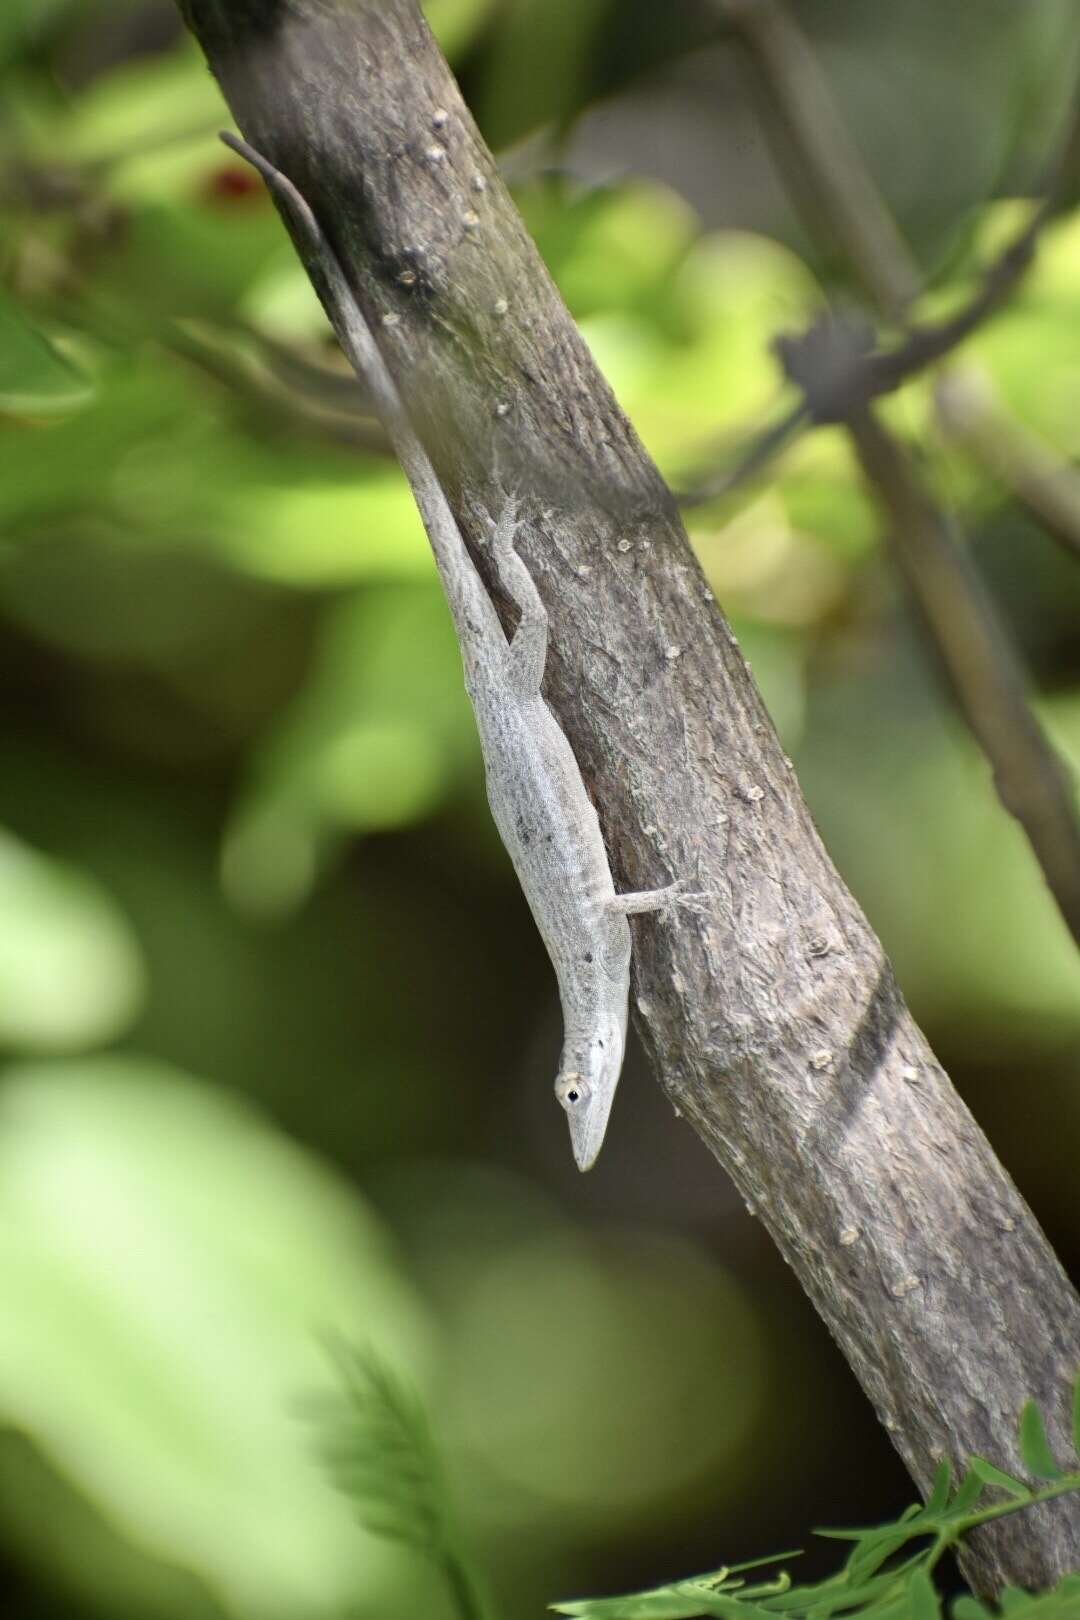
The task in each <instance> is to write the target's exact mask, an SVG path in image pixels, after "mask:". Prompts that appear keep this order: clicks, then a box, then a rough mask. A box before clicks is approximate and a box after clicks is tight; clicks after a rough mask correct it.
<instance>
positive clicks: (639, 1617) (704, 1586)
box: [549, 1552, 800, 1620]
mask: <svg viewBox="0 0 1080 1620" xmlns="http://www.w3.org/2000/svg"><path fill="white" fill-rule="evenodd" d="M799 1556H800V1555H799V1553H798V1552H786V1553H776V1554H775V1555H774V1556H773V1557H772V1558H752V1559H749V1560H748V1561H747V1562H746V1563H742V1564H728V1565H725V1566H724V1568H722V1569H716V1570H713V1571H712V1573H711V1574H708V1575H695V1576H692V1577H691V1578H690V1579H689V1580H681V1581H674V1582H672V1583H671V1584H670V1585H668V1586H654V1587H651V1588H649V1590H647V1591H644V1592H627V1593H625V1594H624V1595H623V1596H622V1597H607V1598H570V1599H568V1600H566V1601H565V1602H563V1603H552V1604H549V1608H551V1609H553V1610H554V1612H555V1613H556V1614H567V1615H573V1616H575V1617H576V1620H698V1617H699V1616H701V1615H719V1616H721V1617H722V1620H728V1617H729V1616H737V1620H759V1617H760V1620H773V1615H772V1614H771V1613H769V1612H768V1611H767V1610H765V1609H763V1608H760V1607H758V1605H757V1603H756V1601H755V1599H758V1598H762V1597H772V1596H779V1595H780V1594H781V1593H783V1592H784V1591H786V1590H787V1589H788V1587H789V1586H790V1584H791V1583H790V1579H789V1577H788V1576H787V1575H786V1574H781V1575H780V1576H778V1577H777V1579H776V1580H774V1581H771V1582H769V1583H768V1584H767V1585H765V1586H753V1587H749V1586H746V1585H745V1583H744V1582H743V1581H741V1580H739V1579H736V1577H737V1576H739V1575H741V1574H742V1573H744V1572H745V1571H746V1570H748V1569H760V1568H761V1567H762V1566H763V1565H765V1564H778V1563H781V1562H783V1561H784V1560H786V1559H788V1558H798V1557H799ZM740 1592H741V1593H742V1595H741V1596H740Z"/></svg>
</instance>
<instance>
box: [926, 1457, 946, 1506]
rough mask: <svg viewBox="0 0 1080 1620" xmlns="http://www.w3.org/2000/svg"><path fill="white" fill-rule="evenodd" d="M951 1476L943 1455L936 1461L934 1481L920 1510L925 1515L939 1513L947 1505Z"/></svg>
mask: <svg viewBox="0 0 1080 1620" xmlns="http://www.w3.org/2000/svg"><path fill="white" fill-rule="evenodd" d="M951 1478H952V1470H951V1469H950V1467H949V1459H948V1458H947V1457H943V1458H942V1459H941V1461H940V1462H939V1463H938V1466H937V1473H936V1474H935V1475H934V1483H933V1485H932V1486H931V1488H930V1495H929V1497H928V1498H927V1502H926V1506H925V1508H924V1509H923V1510H922V1511H923V1513H925V1514H927V1515H929V1514H931V1513H940V1512H941V1511H942V1509H943V1508H945V1507H946V1506H947V1505H948V1501H949V1484H950V1481H951Z"/></svg>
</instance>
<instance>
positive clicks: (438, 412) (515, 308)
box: [182, 0, 1080, 1590]
mask: <svg viewBox="0 0 1080 1620" xmlns="http://www.w3.org/2000/svg"><path fill="white" fill-rule="evenodd" d="M182 3H183V9H184V11H185V14H186V16H187V19H188V21H189V23H190V25H191V26H192V28H193V29H194V30H195V32H196V33H197V35H198V36H199V38H200V39H201V41H202V43H203V46H204V48H205V50H206V52H207V55H208V57H209V60H210V64H211V66H212V68H213V70H214V72H215V73H216V75H217V77H218V79H219V81H220V82H221V85H222V88H223V90H224V92H225V95H226V97H227V99H228V101H229V104H230V106H231V107H232V109H233V112H234V114H235V116H236V118H237V121H238V122H239V124H240V126H241V128H242V130H243V132H244V135H245V136H246V137H247V139H248V140H249V141H250V142H251V143H252V144H253V145H254V146H256V147H258V148H259V149H260V150H261V151H262V152H264V153H265V154H266V155H267V156H268V157H269V159H270V160H271V161H272V162H273V163H274V164H275V166H277V167H278V168H280V169H282V170H283V171H284V172H285V173H286V174H288V175H289V177H290V178H291V179H292V180H293V182H294V184H296V185H297V186H298V187H299V188H300V190H301V191H302V192H303V193H304V195H305V196H306V198H307V200H308V201H309V203H310V204H311V206H312V208H313V209H314V211H315V213H316V215H317V217H318V219H319V221H320V223H321V225H322V227H323V229H324V231H325V232H326V233H327V234H328V236H329V237H330V238H331V239H332V241H333V244H334V246H335V249H336V250H337V252H338V254H339V256H340V258H341V260H342V262H343V264H344V265H345V267H346V270H347V273H348V275H349V277H350V279H351V281H352V283H353V286H354V290H355V292H356V294H357V296H358V298H359V299H360V301H361V304H362V306H363V308H364V311H365V313H366V315H367V317H368V319H369V321H370V322H371V324H372V326H373V329H374V330H375V332H376V333H377V335H378V337H379V340H380V343H381V345H382V347H383V350H384V353H385V356H386V359H387V362H388V364H389V365H390V367H391V369H392V370H393V372H394V375H395V378H396V380H397V382H398V386H399V388H400V390H401V392H402V394H403V395H404V397H405V400H406V403H407V406H408V408H409V410H410V413H411V415H412V417H413V420H414V422H415V424H416V426H417V428H418V430H419V431H420V433H421V434H422V436H423V438H424V440H425V443H426V445H427V447H428V450H429V452H430V454H431V456H432V458H433V460H434V461H435V463H436V466H437V468H438V470H439V473H440V476H441V478H442V480H443V483H444V485H445V487H446V489H447V491H448V494H449V497H450V499H451V502H452V504H453V505H454V508H455V511H456V514H457V516H458V518H459V520H460V522H461V524H462V528H463V530H464V531H465V533H466V534H467V535H468V536H469V537H470V539H471V541H472V542H473V543H474V548H475V552H476V557H477V562H478V566H479V567H481V568H482V569H484V570H485V574H486V577H488V578H490V569H489V568H488V561H487V558H486V555H485V551H484V548H483V547H482V546H479V545H477V544H476V542H478V541H480V540H481V539H482V538H483V537H484V535H485V534H486V523H487V514H494V513H495V512H497V511H498V510H499V508H500V506H501V504H502V495H503V489H504V488H505V486H506V485H507V484H508V483H511V482H512V483H514V484H516V486H517V488H518V490H519V493H520V495H521V498H522V500H523V503H524V506H525V509H526V512H527V514H528V516H529V519H530V521H528V522H527V523H526V524H525V526H524V531H523V533H522V535H521V541H520V544H521V550H522V553H523V555H524V556H525V558H526V560H527V562H528V565H529V568H530V571H531V572H532V574H533V576H534V578H535V579H536V581H537V584H538V587H539V589H540V591H541V593H542V595H543V597H544V601H545V605H546V606H547V608H548V610H549V613H550V616H551V629H552V636H551V653H550V655H549V661H548V672H547V684H546V691H547V695H548V697H549V700H550V702H551V703H552V705H553V707H554V708H555V710H556V712H557V713H558V716H559V719H560V721H561V723H562V725H563V726H564V728H565V730H566V732H567V734H568V736H569V737H570V739H571V742H572V744H573V747H574V750H575V753H576V755H577V758H578V760H579V762H580V764H581V767H582V770H583V772H584V774H585V776H586V778H587V779H588V781H589V783H590V785H591V787H592V789H593V792H594V794H595V798H596V802H597V804H598V807H599V810H600V815H601V820H602V823H603V826H604V832H605V838H606V842H607V846H608V850H609V852H610V855H611V859H612V865H613V870H614V872H615V876H616V881H617V884H618V886H619V887H620V888H624V889H635V888H650V887H655V886H657V885H658V884H660V883H662V882H664V881H665V880H667V879H671V878H676V877H688V878H692V879H693V880H694V886H695V888H696V889H699V890H705V891H708V892H709V894H710V896H711V897H712V904H711V906H710V907H709V909H708V910H705V911H702V913H701V914H700V915H693V916H688V915H680V917H679V918H678V919H676V920H673V921H671V922H668V923H663V922H661V923H659V924H657V923H656V922H655V920H654V921H651V922H650V921H649V920H644V921H637V922H635V923H634V928H635V947H636V948H635V970H634V971H635V979H634V998H635V1000H636V1006H637V1014H638V1024H639V1028H640V1029H641V1031H642V1033H643V1035H644V1038H645V1040H646V1043H647V1045H648V1047H649V1049H650V1052H651V1054H652V1057H653V1059H654V1061H655V1067H656V1071H657V1074H658V1076H659V1078H660V1080H661V1083H662V1085H663V1086H664V1089H665V1090H666V1092H667V1094H668V1096H669V1097H670V1098H671V1100H672V1102H673V1103H674V1104H675V1105H676V1106H677V1107H678V1108H679V1109H680V1111H681V1112H682V1113H683V1114H684V1115H685V1116H686V1117H687V1118H688V1119H689V1120H690V1121H691V1123H692V1124H693V1125H694V1127H695V1129H696V1130H697V1131H698V1132H699V1133H700V1135H701V1136H702V1137H703V1139H704V1140H705V1141H706V1142H707V1144H708V1145H709V1146H710V1148H711V1149H712V1150H713V1151H714V1153H715V1154H716V1156H717V1158H718V1159H719V1160H720V1162H721V1164H723V1165H724V1166H725V1168H726V1169H727V1170H728V1171H729V1172H730V1174H731V1175H732V1177H733V1178H734V1180H735V1181H736V1183H737V1185H738V1187H739V1189H740V1191H741V1192H742V1193H743V1195H744V1196H745V1197H746V1199H747V1200H748V1201H749V1202H751V1203H752V1204H753V1205H754V1207H755V1208H756V1209H757V1210H758V1211H759V1213H760V1215H761V1217H762V1219H763V1220H764V1221H765V1222H766V1223H767V1225H768V1227H769V1230H770V1232H771V1233H772V1235H773V1237H774V1238H775V1240H776V1241H777V1243H778V1244H779V1246H780V1248H781V1249H782V1251H783V1253H784V1254H785V1255H786V1257H787V1258H788V1260H789V1261H790V1263H791V1265H792V1266H793V1267H794V1269H795V1270H796V1272H797V1274H798V1276H799V1278H800V1280H801V1282H802V1284H803V1286H804V1287H805V1288H806V1290H807V1292H808V1293H809V1295H810V1296H811V1298H812V1299H813V1300H814V1302H815V1304H816V1306H817V1308H818V1310H819V1311H820V1312H821V1314H822V1316H823V1317H824V1319H825V1321H826V1322H827V1323H828V1325H829V1327H830V1329H831V1331H832V1332H833V1334H834V1335H835V1337H836V1338H837V1340H838V1342H839V1344H840V1345H841V1347H842V1349H843V1351H844V1353H845V1355H846V1356H847V1358H848V1360H849V1362H850V1363H851V1366H852V1368H853V1370H854V1371H855V1373H856V1375H857V1376H858V1378H859V1379H860V1380H861V1382H862V1384H863V1387H864V1389H865V1390H866V1392H867V1394H868V1396H869V1398H870V1399H871V1400H872V1401H873V1403H874V1405H875V1407H876V1409H877V1411H878V1413H879V1414H880V1416H881V1419H882V1421H883V1422H884V1423H885V1424H886V1426H887V1428H888V1430H889V1433H890V1434H891V1436H892V1437H893V1439H894V1441H895V1442H896V1445H897V1447H898V1449H899V1450H900V1453H901V1455H902V1456H903V1457H904V1459H905V1460H906V1462H907V1463H908V1466H909V1467H910V1469H911V1471H912V1474H913V1476H914V1477H915V1479H916V1480H917V1481H918V1482H919V1483H920V1485H921V1486H922V1487H924V1488H925V1487H926V1486H927V1485H928V1484H929V1481H930V1479H931V1477H932V1475H933V1472H934V1469H935V1466H936V1464H937V1461H938V1459H939V1458H940V1457H941V1456H942V1455H948V1456H950V1457H952V1458H953V1459H954V1461H959V1460H960V1459H961V1458H963V1457H965V1456H966V1455H967V1454H968V1453H969V1452H971V1451H977V1452H980V1453H982V1454H985V1455H989V1456H990V1457H992V1458H993V1459H995V1460H996V1461H998V1462H999V1463H1000V1464H1001V1465H1002V1466H1005V1467H1011V1468H1012V1469H1013V1470H1015V1469H1017V1468H1018V1467H1021V1466H1022V1465H1021V1463H1020V1462H1019V1460H1018V1459H1017V1458H1016V1456H1015V1455H1014V1445H1015V1442H1014V1439H1013V1435H1014V1432H1015V1418H1016V1414H1017V1412H1018V1410H1019V1408H1020V1406H1021V1404H1022V1402H1023V1400H1024V1398H1025V1397H1026V1396H1028V1395H1034V1396H1035V1397H1036V1398H1037V1399H1038V1400H1039V1401H1040V1402H1041V1403H1042V1405H1043V1406H1044V1408H1045V1409H1046V1411H1047V1412H1048V1413H1049V1414H1050V1415H1051V1421H1050V1426H1051V1429H1052V1431H1053V1433H1054V1434H1055V1435H1056V1436H1057V1437H1059V1438H1062V1437H1064V1435H1065V1434H1067V1432H1068V1425H1069V1415H1068V1411H1067V1405H1068V1397H1067V1392H1066V1385H1067V1382H1068V1379H1069V1376H1070V1375H1071V1373H1072V1371H1073V1370H1074V1367H1075V1363H1076V1361H1077V1359H1078V1357H1080V1300H1078V1299H1077V1297H1076V1295H1075V1293H1074V1292H1073V1290H1072V1289H1071V1288H1070V1286H1069V1284H1068V1282H1067V1280H1066V1278H1065V1276H1064V1274H1063V1272H1062V1270H1061V1267H1060V1265H1059V1264H1058V1262H1057V1260H1056V1258H1055V1256H1054V1254H1053V1252H1052V1250H1051V1249H1050V1248H1049V1246H1048V1244H1047V1242H1046V1239H1045V1237H1044V1236H1043V1234H1042V1232H1041V1231H1040V1229H1039V1227H1038V1225H1037V1224H1036V1222H1035V1220H1034V1219H1033V1217H1032V1215H1031V1213H1030V1211H1029V1210H1028V1209H1027V1207H1026V1206H1025V1204H1024V1202H1023V1200H1022V1199H1021V1198H1020V1196H1019V1194H1018V1192H1017V1191H1016V1188H1015V1187H1014V1186H1013V1185H1012V1183H1011V1181H1010V1180H1009V1178H1008V1176H1007V1175H1006V1173H1005V1172H1004V1170H1003V1169H1002V1167H1001V1165H1000V1164H999V1163H998V1161H997V1159H996V1158H995V1157H994V1155H993V1153H992V1151H991V1149H990V1148H989V1146H988V1144H987V1142H986V1140H985V1138H984V1137H983V1136H982V1134H981V1133H980V1131H979V1130H978V1127H977V1126H976V1125H975V1123H974V1121H973V1120H972V1119H971V1116H970V1114H969V1113H968V1112H967V1110H966V1109H965V1107H964V1105H963V1103H962V1102H961V1101H960V1099H959V1098H958V1097H957V1095H956V1093H955V1091H954V1090H953V1089H952V1087H951V1086H950V1084H949V1081H948V1079H947V1077H946V1076H945V1074H944V1073H943V1071H942V1069H941V1067H940V1065H939V1064H938V1063H937V1061H936V1060H935V1058H934V1056H933V1054H932V1053H931V1051H930V1050H929V1048H928V1046H927V1043H926V1041H925V1039H924V1037H923V1036H922V1034H921V1033H920V1032H919V1030H918V1029H917V1028H916V1026H915V1025H914V1023H913V1022H912V1020H911V1017H910V1015H909V1013H908V1012H907V1009H906V1008H905V1006H904V1003H903V1000H902V998H901V996H900V993H899V991H898V990H897V987H896V985H895V983H894V980H893V976H892V973H891V971H890V968H889V965H888V963H887V961H886V960H885V957H884V954H883V952H882V948H881V946H880V944H879V942H878V941H877V940H876V939H875V937H874V935H873V933H872V932H871V930H870V928H869V926H868V924H867V922H866V920H865V918H864V917H863V916H862V914H861V912H860V911H859V909H858V907H857V905H856V904H855V902H854V900H853V899H852V897H851V895H850V894H849V893H848V892H847V890H846V889H845V887H844V885H843V883H842V882H841V880H840V878H839V877H838V875H837V873H836V871H835V870H834V868H833V867H832V865H831V863H830V862H829V860H828V857H827V855H826V853H825V851H824V849H823V848H822V845H821V842H820V840H819V838H818V836H817V833H816V831H815V829H814V826H813V823H812V822H811V820H810V817H809V814H808V812H807V809H806V806H805V805H804V803H803V801H802V799H801V797H800V795H799V791H798V787H797V784H796V782H795V778H794V775H793V773H792V770H791V765H790V761H788V760H787V759H786V758H785V756H784V754H783V753H782V751H781V749H780V747H779V744H778V742H777V738H776V736H775V733H774V731H773V728H772V726H771V724H770V722H769V719H768V716H767V714H766V712H765V710H764V708H763V706H762V703H761V700H760V698H759V696H758V694H757V691H756V689H755V687H754V685H753V682H752V680H751V677H750V674H749V671H748V668H747V665H746V663H745V661H744V659H743V657H742V655H741V653H740V651H739V649H738V646H737V644H736V643H735V640H734V638H733V636H732V634H731V632H730V630H729V628H728V626H727V624H726V622H725V621H724V619H723V617H722V615H721V614H720V612H719V610H718V608H717V607H716V604H715V603H714V601H713V599H712V594H711V592H710V591H709V590H708V588H707V586H706V582H705V579H704V576H703V575H702V572H701V570H700V568H699V566H698V564H697V562H696V560H695V558H694V555H693V553H692V551H691V550H690V547H689V545H688V543H687V540H686V536H685V533H684V531H683V529H682V526H681V524H680V522H679V520H678V515H677V512H676V509H675V504H674V501H673V499H672V497H671V495H670V492H669V491H668V490H667V489H666V488H665V486H664V484H663V482H662V481H661V479H660V477H659V475H658V473H657V471H656V469H655V468H654V467H653V465H652V463H651V462H650V461H649V459H648V457H647V456H646V454H645V452H644V450H643V449H642V447H641V445H640V443H639V441H638V439H637V437H636V435H635V433H634V431H633V429H632V428H631V427H630V425H629V423H628V422H627V421H626V419H625V417H624V416H623V415H622V413H621V411H620V410H619V408H618V406H617V404H616V403H615V400H614V399H613V398H612V395H611V393H610V391H609V389H608V387H607V385H606V383H605V382H604V380H603V378H602V377H601V376H600V375H599V373H598V372H597V370H596V367H595V364H594V362H593V360H592V358H591V356H590V354H589V352H588V350H587V348H586V346H585V344H584V342H583V341H582V339H581V338H580V336H579V334H578V333H577V331H576V329H575V327H574V325H573V322H572V321H571V319H570V317H569V315H568V313H567V311H566V309H565V307H564V306H563V304H562V302H561V300H560V299H559V296H558V293H557V291H556V289H555V287H554V286H553V284H552V282H551V279H550V277H549V275H548V273H547V271H546V269H545V268H544V266H543V264H542V262H541V260H540V258H539V255H538V254H537V252H536V249H535V247H534V246H533V244H532V242H531V241H530V240H529V237H528V235H527V233H526V231H525V229H524V227H523V225H522V222H521V220H520V218H519V217H518V215H517V213H516V212H515V210H514V207H513V204H512V202H511V200H510V198H509V196H508V194H507V192H506V191H505V189H504V187H503V185H502V183H501V181H500V179H499V176H498V174H497V171H496V169H495V165H494V163H493V160H492V158H491V155H490V154H489V152H488V151H487V150H486V148H485V147H484V145H483V142H482V141H481V139H480V136H479V134H478V132H477V130H476V128H475V126H474V124H473V122H472V119H471V118H470V116H469V114H468V111H467V109H466V108H465V106H464V104H463V102H462V100H461V97H460V94H459V92H458V90H457V87H456V86H455V84H454V82H453V80H452V78H451V77H450V74H449V71H448V69H447V67H446V64H445V62H444V61H443V60H442V58H441V56H440V55H439V52H438V50H437V48H436V47H435V44H434V42H433V40H432V39H431V36H430V34H429V33H428V30H427V28H426V26H425V24H424V22H423V20H422V18H421V15H420V12H419V9H418V6H417V4H416V0H182ZM1035 1512H1037V1514H1038V1517H1036V1516H1035V1513H1034V1512H1033V1514H1032V1515H1031V1516H1028V1517H1026V1518H1025V1522H1024V1523H1023V1525H1022V1526H1018V1525H1015V1524H1014V1523H1012V1521H1010V1520H1004V1521H1001V1522H1000V1523H999V1524H997V1525H995V1526H993V1527H988V1528H987V1529H986V1530H984V1531H983V1532H982V1533H981V1539H980V1540H979V1542H978V1543H977V1544H976V1545H973V1546H972V1548H971V1549H970V1551H969V1553H968V1555H967V1556H968V1559H969V1566H968V1567H969V1569H970V1572H971V1575H972V1578H973V1579H974V1580H975V1582H976V1583H977V1584H978V1585H979V1587H980V1588H982V1589H984V1590H990V1589H993V1588H995V1587H996V1586H998V1585H999V1584H1000V1583H1001V1582H1002V1581H1003V1580H1005V1579H1010V1580H1013V1581H1026V1582H1031V1583H1041V1582H1044V1581H1048V1580H1050V1579H1051V1577H1053V1576H1054V1575H1056V1574H1057V1573H1059V1572H1061V1571H1063V1570H1066V1569H1071V1568H1073V1567H1074V1566H1075V1565H1076V1564H1077V1563H1080V1506H1078V1505H1077V1504H1076V1503H1073V1502H1071V1501H1070V1500H1069V1499H1068V1498H1062V1499H1061V1500H1060V1501H1058V1502H1057V1503H1054V1504H1050V1505H1047V1506H1045V1507H1042V1508H1040V1509H1038V1510H1035Z"/></svg>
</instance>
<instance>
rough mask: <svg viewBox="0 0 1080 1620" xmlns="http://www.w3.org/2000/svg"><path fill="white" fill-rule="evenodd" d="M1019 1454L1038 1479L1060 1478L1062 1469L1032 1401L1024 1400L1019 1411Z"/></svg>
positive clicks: (1039, 1413)
mask: <svg viewBox="0 0 1080 1620" xmlns="http://www.w3.org/2000/svg"><path fill="white" fill-rule="evenodd" d="M1020 1454H1021V1456H1022V1457H1023V1459H1024V1461H1025V1463H1026V1464H1027V1466H1028V1467H1029V1468H1030V1469H1031V1472H1032V1473H1033V1474H1037V1475H1038V1476H1039V1478H1040V1479H1060V1478H1061V1473H1062V1470H1061V1468H1060V1467H1059V1466H1058V1463H1057V1461H1056V1460H1055V1458H1054V1454H1053V1452H1052V1451H1051V1450H1050V1442H1049V1441H1048V1440H1047V1438H1046V1429H1045V1428H1044V1426H1043V1420H1042V1413H1041V1412H1040V1411H1039V1408H1038V1407H1037V1406H1036V1404H1035V1402H1034V1401H1025V1402H1024V1407H1023V1410H1022V1412H1021V1413H1020Z"/></svg>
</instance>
